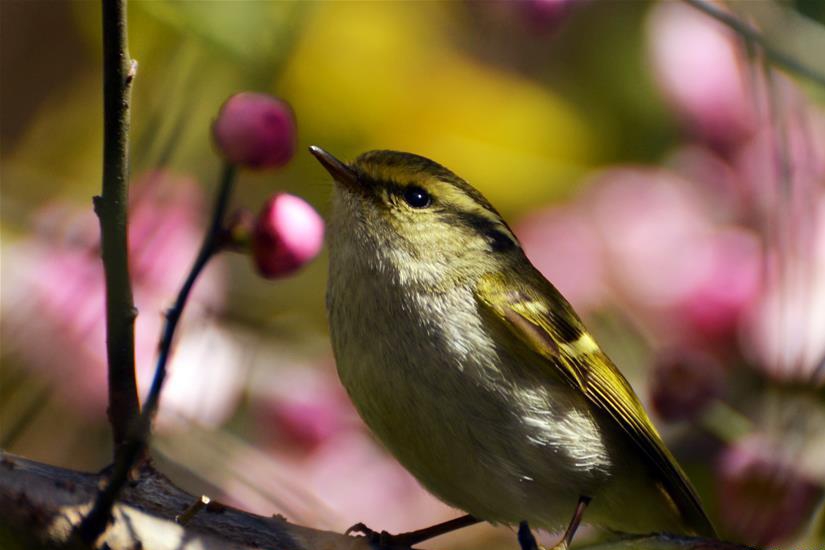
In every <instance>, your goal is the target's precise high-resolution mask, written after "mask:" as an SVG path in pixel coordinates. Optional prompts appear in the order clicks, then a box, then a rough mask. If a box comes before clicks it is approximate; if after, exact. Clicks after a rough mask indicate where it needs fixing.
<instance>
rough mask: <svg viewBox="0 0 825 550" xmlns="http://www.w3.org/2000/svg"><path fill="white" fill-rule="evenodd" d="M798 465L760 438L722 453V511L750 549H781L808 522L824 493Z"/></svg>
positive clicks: (719, 473) (730, 527)
mask: <svg viewBox="0 0 825 550" xmlns="http://www.w3.org/2000/svg"><path fill="white" fill-rule="evenodd" d="M794 462H795V460H794V457H790V456H786V455H785V454H783V452H782V448H781V447H779V446H777V445H772V444H770V443H769V442H768V441H766V440H764V439H762V438H760V437H758V436H751V437H749V438H747V439H745V440H742V441H740V442H738V443H736V444H734V445H733V446H731V447H729V448H727V449H726V450H725V451H724V452H723V454H722V456H721V458H720V460H719V463H718V467H717V476H718V482H719V512H720V516H721V518H722V521H723V523H724V525H725V527H726V528H727V529H728V530H729V531H730V533H731V534H733V535H735V536H736V537H738V538H739V539H740V540H742V541H744V542H746V543H748V544H758V545H768V544H776V543H778V542H781V541H783V540H785V539H787V537H789V536H790V535H793V534H794V533H795V532H797V531H798V530H799V529H800V528H801V527H802V526H803V525H804V524H805V523H806V522H807V520H808V518H810V514H811V513H812V511H813V508H814V506H815V505H816V503H817V501H818V500H819V498H820V497H821V495H822V489H821V488H820V487H818V486H817V485H816V484H814V483H813V482H811V481H810V480H808V479H806V478H805V477H803V476H802V475H801V474H800V472H799V471H798V470H797V469H796V467H795V464H794Z"/></svg>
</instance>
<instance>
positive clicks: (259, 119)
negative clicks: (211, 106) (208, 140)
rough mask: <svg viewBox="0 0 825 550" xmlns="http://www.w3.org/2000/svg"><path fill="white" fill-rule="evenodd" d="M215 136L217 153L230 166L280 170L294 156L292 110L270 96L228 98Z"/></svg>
mask: <svg viewBox="0 0 825 550" xmlns="http://www.w3.org/2000/svg"><path fill="white" fill-rule="evenodd" d="M212 134H213V137H214V140H215V145H216V146H217V148H218V151H219V152H220V153H221V154H222V155H223V157H224V158H225V159H226V160H227V161H228V162H229V163H230V164H235V165H239V166H246V167H248V168H258V169H263V168H279V167H281V166H283V165H285V164H286V163H287V162H289V160H290V159H291V158H292V156H293V154H294V153H295V142H296V128H295V119H294V116H293V114H292V109H291V108H290V107H289V105H287V104H286V103H285V102H283V101H281V100H279V99H276V98H274V97H272V96H270V95H267V94H260V93H253V92H241V93H238V94H235V95H233V96H232V97H230V98H229V99H227V100H226V102H225V103H224V104H223V106H222V107H221V110H220V112H219V113H218V118H217V119H216V120H215V123H214V124H213V126H212Z"/></svg>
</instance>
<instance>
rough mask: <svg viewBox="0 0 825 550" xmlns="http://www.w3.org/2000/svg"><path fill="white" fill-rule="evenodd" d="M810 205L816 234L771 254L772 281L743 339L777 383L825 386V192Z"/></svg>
mask: <svg viewBox="0 0 825 550" xmlns="http://www.w3.org/2000/svg"><path fill="white" fill-rule="evenodd" d="M811 206H812V209H813V214H811V215H809V216H808V217H807V218H805V219H804V220H807V221H811V220H812V221H813V222H814V223H815V224H816V226H815V227H814V228H813V234H812V235H804V236H803V235H800V234H795V235H793V236H792V237H791V238H790V239H789V241H786V242H785V244H784V247H782V248H781V249H779V250H775V251H773V252H772V253H771V254H770V255H769V257H768V259H769V261H768V267H769V275H770V277H769V282H768V284H767V285H766V288H765V290H764V292H763V294H762V295H761V296H760V299H759V301H758V303H757V305H756V307H755V308H754V310H753V312H752V313H751V315H750V316H749V317H748V320H747V321H748V322H747V323H746V324H745V325H744V327H743V331H742V334H741V336H742V347H743V349H745V350H746V352H747V353H746V355H748V356H749V358H750V359H751V361H752V362H753V363H754V364H755V365H757V366H758V367H759V368H761V369H762V370H763V371H765V372H766V373H767V374H769V375H770V376H772V377H773V378H774V379H776V380H783V381H788V382H802V383H815V384H819V385H822V384H823V383H825V192H823V193H821V194H820V196H819V198H818V200H816V201H814V204H813V205H811ZM799 223H806V221H803V220H800V221H799ZM806 233H807V232H806Z"/></svg>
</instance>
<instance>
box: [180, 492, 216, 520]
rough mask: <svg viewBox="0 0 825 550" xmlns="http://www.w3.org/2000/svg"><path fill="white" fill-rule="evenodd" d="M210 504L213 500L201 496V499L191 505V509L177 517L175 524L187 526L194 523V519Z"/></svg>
mask: <svg viewBox="0 0 825 550" xmlns="http://www.w3.org/2000/svg"><path fill="white" fill-rule="evenodd" d="M210 502H211V499H210V498H209V497H208V496H206V495H201V497H200V498H199V499H197V500H196V501H195V502H193V503H192V504H190V505H189V507H188V508H187V509H186V510H184V511H183V513H182V514H178V515H177V516H175V522H176V523H178V524H180V525H184V526H185V525H186V524H188V523H189V522H190V521H192V518H194V517H195V516H196V515H197V513H198V512H200V511H201V510H203V509H204V508H206V507H207V506H208V505H209V503H210Z"/></svg>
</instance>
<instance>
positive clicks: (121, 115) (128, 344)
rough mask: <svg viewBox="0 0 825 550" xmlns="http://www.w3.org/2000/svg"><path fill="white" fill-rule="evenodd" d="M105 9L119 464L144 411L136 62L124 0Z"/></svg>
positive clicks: (108, 226) (105, 204) (107, 201)
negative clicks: (134, 174) (135, 194)
mask: <svg viewBox="0 0 825 550" xmlns="http://www.w3.org/2000/svg"><path fill="white" fill-rule="evenodd" d="M101 3H102V6H103V186H102V187H103V191H102V193H101V195H100V196H99V197H95V198H94V206H95V212H96V213H97V216H98V218H99V219H100V235H101V245H102V256H103V271H104V273H105V279H106V354H107V361H108V366H109V421H110V422H111V424H112V435H113V440H114V456H115V461H117V459H118V456H119V454H120V452H121V447H122V445H123V442H124V441H125V440H126V438H127V436H128V432H129V428H130V426H131V425H132V423H133V422H134V420H135V418H137V415H138V412H139V405H138V391H137V381H136V379H135V317H136V316H137V310H136V309H135V303H134V299H133V297H132V285H131V283H130V280H129V260H128V239H127V213H126V210H127V205H128V197H129V97H130V90H131V84H132V80H133V78H134V75H135V67H136V65H135V62H134V61H133V60H132V59H131V58H130V57H129V52H128V49H127V34H126V2H125V0H102V2H101Z"/></svg>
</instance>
